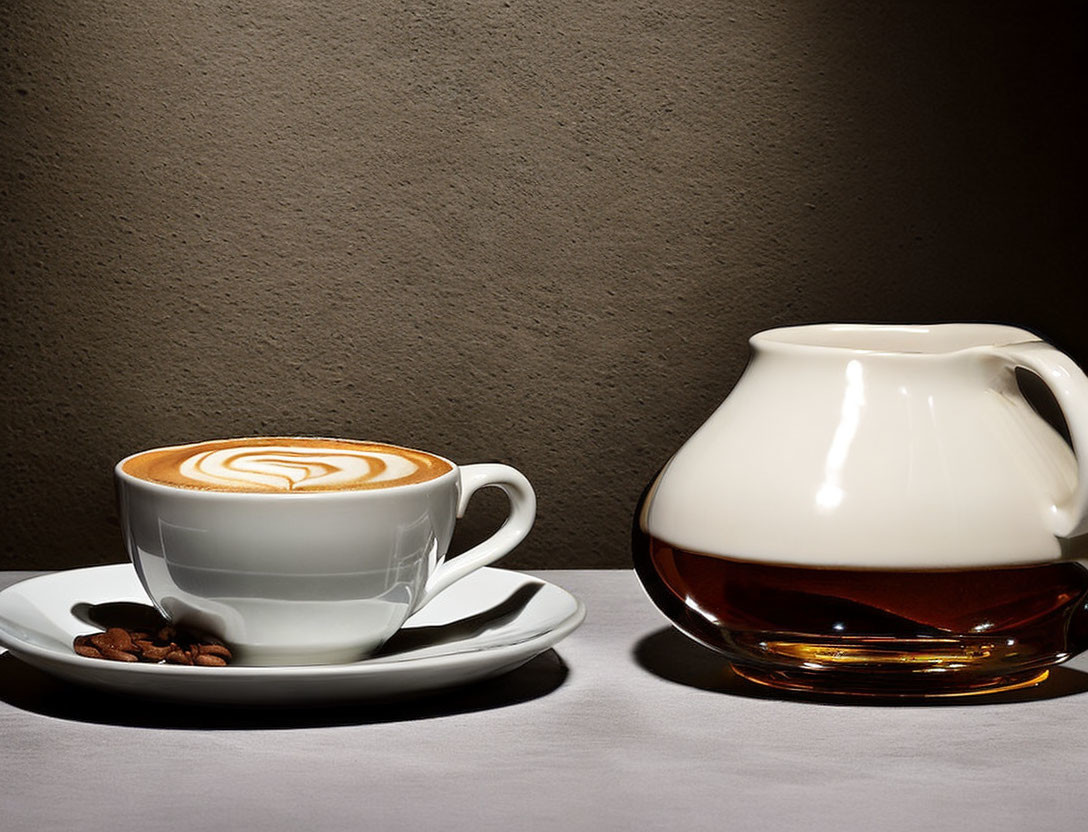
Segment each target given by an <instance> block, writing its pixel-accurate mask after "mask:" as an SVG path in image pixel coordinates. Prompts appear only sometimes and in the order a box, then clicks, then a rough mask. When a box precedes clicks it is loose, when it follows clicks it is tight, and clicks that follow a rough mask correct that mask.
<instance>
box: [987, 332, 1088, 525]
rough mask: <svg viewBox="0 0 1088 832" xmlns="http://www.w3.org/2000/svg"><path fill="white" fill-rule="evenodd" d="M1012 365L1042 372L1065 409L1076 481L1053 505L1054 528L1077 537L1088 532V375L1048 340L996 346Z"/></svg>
mask: <svg viewBox="0 0 1088 832" xmlns="http://www.w3.org/2000/svg"><path fill="white" fill-rule="evenodd" d="M996 351H997V353H998V354H999V355H1001V356H1002V357H1003V358H1004V359H1005V360H1006V361H1007V362H1008V363H1009V364H1010V365H1011V366H1013V367H1022V368H1024V369H1025V370H1030V371H1031V372H1033V373H1035V375H1037V376H1039V378H1041V379H1042V380H1043V381H1044V382H1045V383H1046V386H1047V387H1049V388H1050V391H1051V392H1052V393H1053V394H1054V398H1055V399H1057V401H1058V406H1059V407H1061V409H1062V415H1064V416H1065V422H1066V424H1067V425H1068V426H1069V436H1070V439H1072V442H1073V453H1074V454H1075V455H1076V457H1077V484H1076V488H1074V490H1073V493H1072V494H1071V495H1070V496H1069V498H1067V499H1066V500H1064V501H1063V502H1062V503H1061V505H1055V506H1051V514H1052V518H1053V525H1054V532H1055V534H1057V535H1058V536H1059V537H1076V536H1077V535H1079V534H1085V533H1086V532H1088V376H1085V375H1084V371H1083V370H1081V368H1080V367H1078V366H1077V365H1076V363H1075V362H1074V361H1073V359H1072V358H1070V357H1069V356H1068V355H1066V354H1065V353H1064V352H1062V351H1061V350H1058V349H1056V348H1055V347H1052V346H1051V345H1050V344H1048V343H1046V342H1045V341H1026V342H1024V343H1021V344H1007V345H1003V346H1000V347H996Z"/></svg>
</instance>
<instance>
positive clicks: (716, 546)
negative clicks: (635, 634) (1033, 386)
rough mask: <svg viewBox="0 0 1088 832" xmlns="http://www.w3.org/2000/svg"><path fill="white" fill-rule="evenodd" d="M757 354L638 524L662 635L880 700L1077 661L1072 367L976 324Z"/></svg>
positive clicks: (1014, 682)
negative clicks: (1040, 394)
mask: <svg viewBox="0 0 1088 832" xmlns="http://www.w3.org/2000/svg"><path fill="white" fill-rule="evenodd" d="M750 345H751V349H752V357H751V361H750V363H749V365H748V367H747V369H746V370H745V372H744V374H743V376H742V377H741V379H740V381H739V382H738V383H737V385H736V387H735V388H734V389H733V391H732V392H731V393H730V394H729V396H728V397H727V398H726V400H725V401H724V403H723V404H722V405H721V406H720V407H719V408H718V409H717V411H715V413H714V414H713V415H712V416H711V417H710V418H709V419H708V420H707V422H706V423H705V424H704V425H702V427H700V428H699V429H698V430H697V431H696V432H695V434H694V435H693V436H692V437H691V438H690V439H689V440H688V441H687V442H686V443H685V444H684V445H683V447H682V448H681V449H680V450H679V451H678V452H677V453H676V454H675V455H674V456H673V457H672V459H670V460H669V461H668V463H667V464H666V465H665V466H664V468H662V470H661V472H660V473H659V474H658V476H657V478H656V479H655V480H654V482H653V483H652V484H651V485H650V487H649V488H648V489H647V491H646V494H645V496H644V497H643V500H642V502H641V504H640V506H639V509H638V514H637V516H636V523H635V535H634V560H635V567H636V571H637V573H638V576H639V578H640V580H641V581H642V583H643V586H644V587H645V589H646V591H647V593H648V594H649V596H650V598H651V599H652V600H653V601H654V602H655V603H656V604H657V606H658V607H659V608H660V609H661V611H662V612H663V613H664V614H665V615H666V616H667V617H668V618H669V619H670V620H671V621H672V623H673V624H675V625H676V626H677V627H678V628H679V629H680V630H681V631H683V632H684V633H686V634H687V635H688V636H690V637H692V638H693V639H695V640H696V641H699V642H701V643H703V644H704V645H707V646H708V647H711V648H713V649H715V650H718V651H720V652H721V653H723V654H724V655H725V657H726V658H727V660H728V661H729V663H730V664H731V665H732V666H733V668H734V670H735V671H736V672H737V673H738V674H740V675H741V676H743V677H746V678H748V679H750V680H752V681H754V682H757V683H760V684H764V685H770V686H772V687H776V688H785V689H792V690H801V691H818V692H828V693H847V694H862V695H864V694H871V695H879V696H888V695H892V696H949V695H964V694H972V693H982V692H990V691H995V690H1007V689H1011V688H1017V687H1023V686H1027V685H1033V684H1037V683H1039V682H1041V681H1042V680H1044V679H1045V678H1046V677H1047V675H1048V672H1049V668H1051V667H1052V666H1054V665H1056V664H1058V663H1060V662H1062V661H1064V660H1066V659H1068V658H1069V657H1071V656H1073V655H1075V654H1076V653H1078V652H1080V651H1082V650H1084V649H1085V648H1086V647H1088V568H1086V566H1085V563H1084V562H1083V561H1081V560H1078V557H1079V558H1082V559H1083V558H1086V557H1088V534H1086V532H1088V378H1086V377H1085V375H1084V373H1083V372H1082V371H1081V370H1080V369H1079V368H1078V367H1077V366H1076V364H1074V363H1073V361H1072V360H1071V359H1070V358H1069V357H1068V356H1066V355H1064V354H1063V353H1061V352H1060V351H1058V350H1057V349H1055V348H1054V347H1052V346H1050V345H1049V344H1046V343H1044V342H1043V341H1041V340H1039V338H1038V337H1036V336H1035V335H1033V334H1032V333H1030V332H1027V331H1025V330H1022V329H1017V328H1014V327H1009V326H997V325H988V324H941V325H933V326H874V325H858V324H829V325H815V326H800V327H789V328H782V329H774V330H769V331H766V332H762V333H759V334H757V335H755V336H753V337H752V338H751V339H750ZM1018 368H1020V369H1025V370H1028V371H1030V372H1031V373H1034V374H1036V375H1037V376H1038V377H1039V378H1041V379H1042V380H1043V381H1044V382H1045V383H1046V385H1047V387H1049V389H1050V391H1051V392H1052V393H1053V396H1054V399H1056V401H1057V404H1058V406H1059V407H1060V409H1061V413H1062V414H1063V416H1064V420H1065V423H1066V425H1067V427H1068V434H1069V436H1070V437H1071V443H1070V442H1067V441H1066V439H1065V438H1064V437H1063V435H1062V433H1061V432H1060V431H1059V429H1056V428H1055V427H1054V426H1052V424H1051V423H1050V422H1048V421H1047V420H1045V419H1043V418H1042V417H1041V416H1040V415H1038V412H1037V411H1036V409H1035V408H1034V407H1033V405H1032V404H1031V403H1030V402H1029V401H1028V399H1027V398H1025V396H1024V395H1023V394H1022V392H1021V389H1020V386H1019V385H1018V382H1017V376H1016V370H1017V369H1018ZM1059 421H1060V417H1059ZM1059 427H1061V426H1060V425H1059Z"/></svg>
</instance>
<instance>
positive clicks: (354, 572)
mask: <svg viewBox="0 0 1088 832" xmlns="http://www.w3.org/2000/svg"><path fill="white" fill-rule="evenodd" d="M388 447H393V446H388ZM156 450H168V449H156ZM150 453H152V452H150V451H145V452H141V454H133V455H132V456H130V457H126V458H125V459H123V460H121V462H119V463H118V464H117V466H116V468H115V474H116V480H117V485H118V499H119V504H120V512H121V525H122V529H123V532H124V537H125V545H126V547H127V549H128V552H129V556H130V557H131V559H132V562H133V564H134V565H135V567H136V571H137V573H138V574H139V576H140V580H141V581H142V582H143V585H144V588H145V589H146V590H147V593H148V595H149V596H150V597H151V599H152V600H153V601H154V602H155V604H156V605H157V606H158V607H159V609H160V610H161V611H162V612H163V614H164V615H166V617H167V618H169V619H170V620H171V621H172V622H174V623H176V624H178V625H181V626H187V627H191V628H193V629H196V630H199V631H202V632H205V633H208V634H210V635H213V636H216V637H218V638H220V639H222V640H223V641H224V642H226V643H227V644H228V645H229V646H230V647H231V648H232V650H233V651H234V652H235V656H236V658H237V659H238V660H239V661H240V662H241V663H245V664H251V665H301V664H331V663H339V662H348V661H354V660H357V659H359V658H362V657H365V656H366V655H368V654H370V653H372V652H373V651H375V650H377V649H378V648H379V647H380V646H381V645H382V644H383V643H384V642H385V641H386V640H387V639H388V638H389V637H390V636H392V635H393V634H394V633H395V632H396V631H397V630H398V629H399V628H400V627H401V625H402V624H403V623H404V621H405V620H406V619H407V618H408V616H410V615H411V614H412V613H414V612H416V611H417V610H419V609H420V608H421V607H423V606H424V605H425V604H426V603H427V602H428V601H430V600H431V599H432V598H434V597H435V595H437V594H438V593H439V592H441V591H442V590H443V589H445V588H446V587H448V586H449V585H450V584H452V583H453V582H454V581H457V580H458V579H460V578H463V577H464V576H466V575H468V574H469V573H470V572H473V571H474V570H476V569H479V568H480V567H482V566H485V565H487V564H490V563H494V562H495V561H496V560H498V559H499V558H501V557H503V556H504V555H506V554H507V553H508V552H510V551H511V550H512V549H513V548H514V547H515V546H517V545H518V543H520V542H521V541H522V540H523V539H524V538H525V536H526V535H527V534H528V533H529V529H530V528H531V527H532V524H533V520H534V518H535V514H536V497H535V495H534V493H533V489H532V486H531V485H530V484H529V481H528V480H527V479H526V478H525V477H524V476H523V475H522V474H521V473H520V472H518V471H517V470H515V469H514V468H511V467H510V466H508V465H499V464H475V465H464V466H457V465H455V464H454V463H452V462H450V461H449V460H446V459H444V458H442V457H438V456H437V455H434V454H429V456H430V457H432V458H434V459H436V460H440V461H441V462H443V463H445V464H447V465H448V466H449V469H448V470H446V471H445V473H441V474H440V475H438V476H434V477H433V478H431V479H426V480H424V481H419V482H409V483H407V484H392V485H383V486H382V487H378V488H373V489H364V490H354V489H345V490H317V491H302V492H290V493H283V492H279V493H276V492H242V491H217V490H203V489H200V488H191V487H181V486H179V485H177V484H164V483H162V482H154V481H151V480H149V479H144V478H141V477H138V476H134V475H132V474H131V473H129V472H127V471H126V470H124V468H125V465H126V463H127V462H129V461H130V460H133V459H135V458H136V457H138V456H141V455H143V454H150ZM416 453H418V452H416ZM443 469H444V466H443ZM485 487H496V488H500V489H502V490H503V491H505V492H506V494H507V495H508V497H509V500H510V513H509V516H508V517H507V519H506V522H505V523H504V524H503V526H502V527H501V528H500V529H499V530H498V531H497V532H495V533H494V534H493V535H492V536H491V537H489V538H488V539H487V540H485V541H483V542H482V543H480V544H479V545H477V546H474V547H472V548H471V549H469V550H468V551H466V552H464V553H463V554H461V555H459V556H457V557H456V558H453V559H451V560H447V559H446V553H447V549H448V547H449V543H450V538H451V536H452V534H453V528H454V522H455V520H456V518H458V517H460V516H461V515H462V514H463V512H464V510H465V507H466V505H467V504H468V501H469V498H470V497H471V496H472V495H473V493H475V491H476V490H477V489H479V488H485Z"/></svg>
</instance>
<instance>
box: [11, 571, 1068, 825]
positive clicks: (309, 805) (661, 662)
mask: <svg viewBox="0 0 1088 832" xmlns="http://www.w3.org/2000/svg"><path fill="white" fill-rule="evenodd" d="M30 574H31V573H6V574H0V586H6V585H8V584H10V583H13V582H14V581H16V580H18V579H20V578H23V577H28V576H29V575H30ZM537 574H539V575H540V576H541V577H543V578H545V579H547V580H549V581H552V582H553V583H556V584H559V585H560V586H562V587H565V588H566V589H568V590H570V591H571V592H573V593H574V594H576V595H578V596H579V597H580V598H581V599H582V600H583V601H584V602H585V603H586V605H587V606H588V608H589V616H588V618H587V620H586V623H585V624H584V625H583V626H582V628H581V629H580V630H578V631H577V632H575V633H574V635H572V636H571V637H569V638H568V639H567V640H566V641H564V642H562V643H560V644H559V645H558V646H557V647H556V648H555V650H553V651H549V652H547V653H545V654H543V655H542V656H540V657H538V658H537V659H534V660H533V661H532V662H531V663H530V664H528V665H526V666H525V667H523V668H522V669H520V670H518V671H515V672H514V673H512V674H510V675H508V676H506V677H503V678H500V679H497V680H494V681H491V682H488V683H485V684H482V685H478V686H475V687H472V688H469V689H465V690H459V691H450V692H444V693H442V694H439V695H436V696H432V697H429V698H427V699H424V700H422V701H419V702H415V703H407V704H400V705H396V704H393V705H373V704H369V705H359V706H352V707H344V708H335V709H311V710H305V711H272V712H266V711H260V710H256V711H255V710H223V709H207V708H203V709H195V708H186V707H182V706H164V705H153V704H143V705H141V704H139V703H137V704H131V703H124V704H119V703H118V701H117V699H116V698H115V697H110V696H108V695H105V694H98V693H94V692H90V691H87V690H84V689H82V688H79V687H76V686H72V685H67V684H64V683H61V682H57V681H54V680H52V679H51V678H50V677H48V676H46V675H44V674H42V673H40V672H38V671H37V670H34V669H32V668H30V667H28V666H26V665H25V664H23V663H22V662H20V661H18V660H17V659H15V658H14V657H13V656H10V655H4V656H0V738H2V749H3V750H2V753H0V760H2V762H0V766H2V771H0V828H2V829H5V830H9V832H16V830H32V829H33V830H47V829H65V830H76V829H96V830H114V829H139V830H157V829H193V830H214V829H232V830H233V829H239V828H241V829H247V828H249V829H260V830H263V832H272V831H274V830H281V829H282V830H299V829H304V830H317V829H352V830H355V829H358V830H387V829H388V830H394V829H397V830H400V829H404V830H442V832H450V831H451V830H481V831H482V830H536V829H561V830H581V829H588V830H594V832H604V830H613V829H615V830H639V829H663V830H673V829H675V830H704V829H705V830H719V831H720V832H733V830H749V829H751V830H757V829H758V830H774V829H801V830H824V829H826V830H855V829H856V830H862V829H864V830H944V829H949V830H957V831H958V832H965V830H987V832H998V830H1013V829H1017V830H1066V829H1068V830H1073V829H1076V830H1080V829H1084V828H1086V824H1088V673H1086V672H1085V671H1088V656H1085V657H1081V659H1079V660H1074V661H1073V662H1071V663H1070V664H1069V665H1067V666H1066V667H1065V668H1062V669H1059V670H1058V671H1056V672H1055V673H1054V675H1053V677H1052V679H1051V680H1050V681H1049V682H1047V683H1046V684H1045V685H1043V686H1041V687H1039V688H1036V689H1034V690H1032V691H1028V692H1016V693H1011V694H1005V695H1003V698H1001V699H1000V701H984V700H982V699H978V698H976V699H974V700H965V701H961V702H957V703H955V704H951V703H948V702H947V701H945V702H943V703H940V704H935V705H926V706H919V705H910V706H898V707H889V706H874V705H858V706H847V705H840V704H817V703H813V702H801V701H789V700H782V699H778V698H774V697H771V696H768V695H767V694H764V693H761V692H760V690H759V689H755V688H753V687H750V686H748V685H747V684H746V683H742V682H741V681H740V680H737V679H735V678H734V677H731V675H730V674H729V673H728V672H726V671H723V669H722V668H721V664H720V662H719V661H718V660H717V658H716V657H715V656H714V654H712V653H710V652H709V651H705V650H703V649H702V648H700V647H698V646H696V645H694V644H692V643H690V642H688V641H687V640H686V639H685V638H683V637H682V636H680V635H677V634H674V633H673V631H672V630H671V629H668V628H667V627H666V624H665V621H664V619H663V618H661V616H660V615H659V614H658V613H657V611H656V610H655V609H654V608H653V607H652V606H651V604H650V603H649V601H648V600H647V599H646V598H645V596H644V595H643V593H642V591H641V589H640V588H639V586H638V584H637V581H636V580H635V577H634V575H633V574H632V573H631V572H627V571H575V570H569V571H568V570H563V571H548V572H540V573H537Z"/></svg>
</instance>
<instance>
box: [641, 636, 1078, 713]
mask: <svg viewBox="0 0 1088 832" xmlns="http://www.w3.org/2000/svg"><path fill="white" fill-rule="evenodd" d="M633 654H634V658H635V661H636V662H638V664H639V665H640V666H641V667H642V668H643V669H644V670H646V671H648V672H650V673H652V674H654V675H655V676H658V677H660V678H662V679H666V680H668V681H670V682H676V683H677V684H681V685H687V686H688V687H692V688H699V689H700V690H708V691H715V692H717V693H723V694H728V695H731V696H745V697H749V698H752V699H778V700H782V701H787V702H809V703H815V704H820V705H855V706H863V707H866V706H868V707H916V708H917V707H926V708H931V707H942V706H943V707H948V706H957V707H962V706H964V705H972V706H975V705H998V704H1007V703H1010V702H1037V701H1040V700H1043V699H1057V698H1059V697H1062V696H1071V695H1073V694H1077V693H1084V692H1085V691H1088V673H1085V672H1083V671H1080V670H1073V669H1071V668H1067V667H1056V668H1054V669H1052V670H1051V671H1050V678H1048V679H1047V680H1046V681H1045V682H1043V683H1042V684H1040V685H1036V686H1035V687H1033V688H1021V689H1020V690H1011V691H1005V692H1003V693H992V694H977V695H974V696H962V697H947V698H934V699H898V698H890V697H889V698H878V697H864V698H862V697H853V696H834V695H822V694H810V693H800V692H799V693H792V692H790V691H784V690H775V689H773V688H768V687H764V686H763V685H757V684H755V683H753V682H749V681H748V680H747V679H744V678H742V677H740V676H738V675H737V674H736V673H734V672H733V670H732V668H730V667H729V665H728V664H727V663H726V661H725V659H724V658H723V657H722V656H721V655H719V654H718V653H715V652H714V651H713V650H710V649H708V648H706V647H703V646H701V645H699V644H697V643H696V642H694V641H692V640H691V639H690V638H688V637H687V636H685V635H683V634H682V633H680V632H679V631H677V630H676V629H674V628H673V627H664V628H662V629H660V630H655V631H654V632H652V633H650V634H649V635H647V636H645V637H643V638H642V639H641V640H640V641H639V642H638V643H637V644H636V645H635V647H634V650H633Z"/></svg>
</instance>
